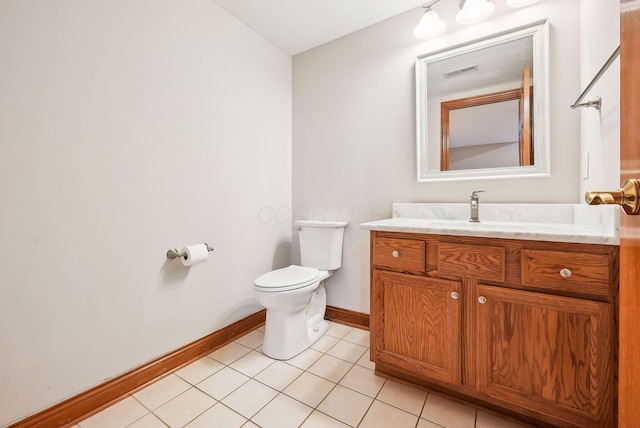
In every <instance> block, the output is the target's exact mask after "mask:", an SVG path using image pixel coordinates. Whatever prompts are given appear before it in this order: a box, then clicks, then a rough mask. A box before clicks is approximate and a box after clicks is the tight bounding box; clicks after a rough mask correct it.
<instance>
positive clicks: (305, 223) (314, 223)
mask: <svg viewBox="0 0 640 428" xmlns="http://www.w3.org/2000/svg"><path fill="white" fill-rule="evenodd" d="M296 226H300V227H346V226H347V222H346V221H328V220H296Z"/></svg>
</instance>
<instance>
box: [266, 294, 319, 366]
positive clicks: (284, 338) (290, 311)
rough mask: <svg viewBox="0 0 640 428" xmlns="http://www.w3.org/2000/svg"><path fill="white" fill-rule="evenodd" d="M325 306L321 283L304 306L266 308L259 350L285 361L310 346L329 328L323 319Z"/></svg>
mask: <svg viewBox="0 0 640 428" xmlns="http://www.w3.org/2000/svg"><path fill="white" fill-rule="evenodd" d="M326 308H327V294H326V291H325V288H324V282H321V283H320V285H319V286H318V288H317V289H316V290H315V291H314V292H313V293H312V294H311V296H310V297H309V301H308V303H307V304H306V305H302V306H300V307H297V308H294V307H285V308H279V309H269V308H267V320H266V324H265V331H264V342H263V344H262V352H263V353H264V354H265V355H266V356H268V357H271V358H274V359H276V360H288V359H290V358H293V357H295V356H296V355H298V354H299V353H301V352H302V351H304V350H305V349H307V348H308V347H309V346H311V345H313V344H314V343H315V342H316V341H317V340H318V339H319V338H320V337H322V335H323V334H325V333H326V331H327V329H328V328H329V323H328V322H327V321H326V320H325V319H324V314H325V311H326Z"/></svg>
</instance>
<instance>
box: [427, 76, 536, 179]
mask: <svg viewBox="0 0 640 428" xmlns="http://www.w3.org/2000/svg"><path fill="white" fill-rule="evenodd" d="M531 92H532V88H531V84H530V72H529V68H525V69H524V73H523V82H522V87H520V88H517V89H512V90H507V91H501V92H493V93H489V94H484V95H478V96H473V97H468V98H462V99H457V100H450V101H445V102H442V103H441V126H440V129H441V153H440V170H441V171H449V170H467V169H479V168H503V167H512V166H526V165H533V144H532V142H533V133H532V129H533V128H532V120H531V99H532V97H531Z"/></svg>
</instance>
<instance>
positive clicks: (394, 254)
mask: <svg viewBox="0 0 640 428" xmlns="http://www.w3.org/2000/svg"><path fill="white" fill-rule="evenodd" d="M391 255H392V256H393V257H400V252H399V251H398V250H394V251H393V253H391Z"/></svg>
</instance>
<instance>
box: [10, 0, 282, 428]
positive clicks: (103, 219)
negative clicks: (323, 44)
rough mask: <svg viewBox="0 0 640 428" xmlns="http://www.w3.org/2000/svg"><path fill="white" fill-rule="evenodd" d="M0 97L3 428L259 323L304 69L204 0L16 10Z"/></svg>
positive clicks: (81, 2)
mask: <svg viewBox="0 0 640 428" xmlns="http://www.w3.org/2000/svg"><path fill="white" fill-rule="evenodd" d="M0 94H1V95H0V145H1V147H2V155H1V156H0V183H2V185H1V186H0V201H1V203H0V204H1V205H0V236H1V237H2V245H1V246H0V278H1V281H2V285H1V287H0V344H1V345H0V346H1V352H0V379H1V382H0V426H4V425H6V424H8V423H11V422H13V421H16V420H18V419H22V418H24V417H26V416H28V415H30V414H32V413H34V412H36V411H39V410H41V409H43V408H46V407H48V406H51V405H53V404H55V403H57V402H59V401H62V400H64V399H66V398H68V397H70V396H73V395H75V394H77V393H79V392H81V391H83V390H86V389H88V388H90V387H93V386H94V385H97V384H100V383H102V382H104V381H105V380H106V379H109V378H111V377H114V376H117V375H120V374H122V373H124V372H127V371H129V370H131V369H133V368H135V367H137V366H139V365H142V364H144V363H146V362H148V361H150V360H153V359H155V358H157V357H159V356H161V355H163V354H166V353H167V352H170V351H173V350H175V349H177V348H179V347H181V346H183V345H185V344H187V343H189V342H191V341H193V340H195V339H198V338H200V337H202V336H205V335H207V334H209V333H211V332H213V331H215V330H218V329H220V328H222V327H224V326H226V325H228V324H231V323H232V322H235V321H236V320H238V319H241V318H243V317H245V316H247V315H249V314H252V313H255V312H256V311H258V310H260V309H261V307H260V306H259V304H258V303H257V302H256V301H255V300H254V297H253V291H252V285H253V280H254V279H255V278H256V277H257V276H258V275H259V274H261V273H263V272H265V271H267V270H270V269H271V268H272V267H282V266H284V265H286V264H287V263H289V260H290V250H289V248H290V240H291V227H290V224H289V223H286V224H285V223H283V222H274V221H271V219H270V218H269V217H268V215H267V214H268V213H270V212H272V211H273V207H279V208H285V209H287V207H290V201H291V57H290V56H288V55H286V54H285V53H283V52H282V51H280V50H279V49H277V48H276V47H274V46H273V45H271V44H270V43H268V42H266V41H265V40H264V39H263V38H262V37H260V36H258V35H257V34H256V33H255V32H253V31H252V30H250V29H249V28H248V27H246V26H245V25H244V24H242V23H241V22H239V21H238V20H237V19H235V18H233V17H232V16H231V15H229V14H228V13H227V12H225V11H223V10H222V9H221V8H220V7H218V6H217V5H216V4H215V3H213V2H212V1H210V0H187V1H184V0H163V1H157V0H139V1H135V2H130V1H126V0H109V1H97V0H56V1H48V0H4V1H2V2H0ZM288 209H289V210H290V208H288ZM203 241H204V242H208V243H209V244H210V245H212V246H213V247H215V252H213V253H211V255H210V258H209V260H208V261H207V262H206V263H204V264H201V265H197V266H193V267H191V268H184V267H182V266H181V264H180V262H179V261H177V260H174V261H167V259H166V257H165V254H166V251H167V250H168V249H169V248H171V247H174V246H178V247H180V246H182V245H185V244H192V243H198V242H203Z"/></svg>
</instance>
